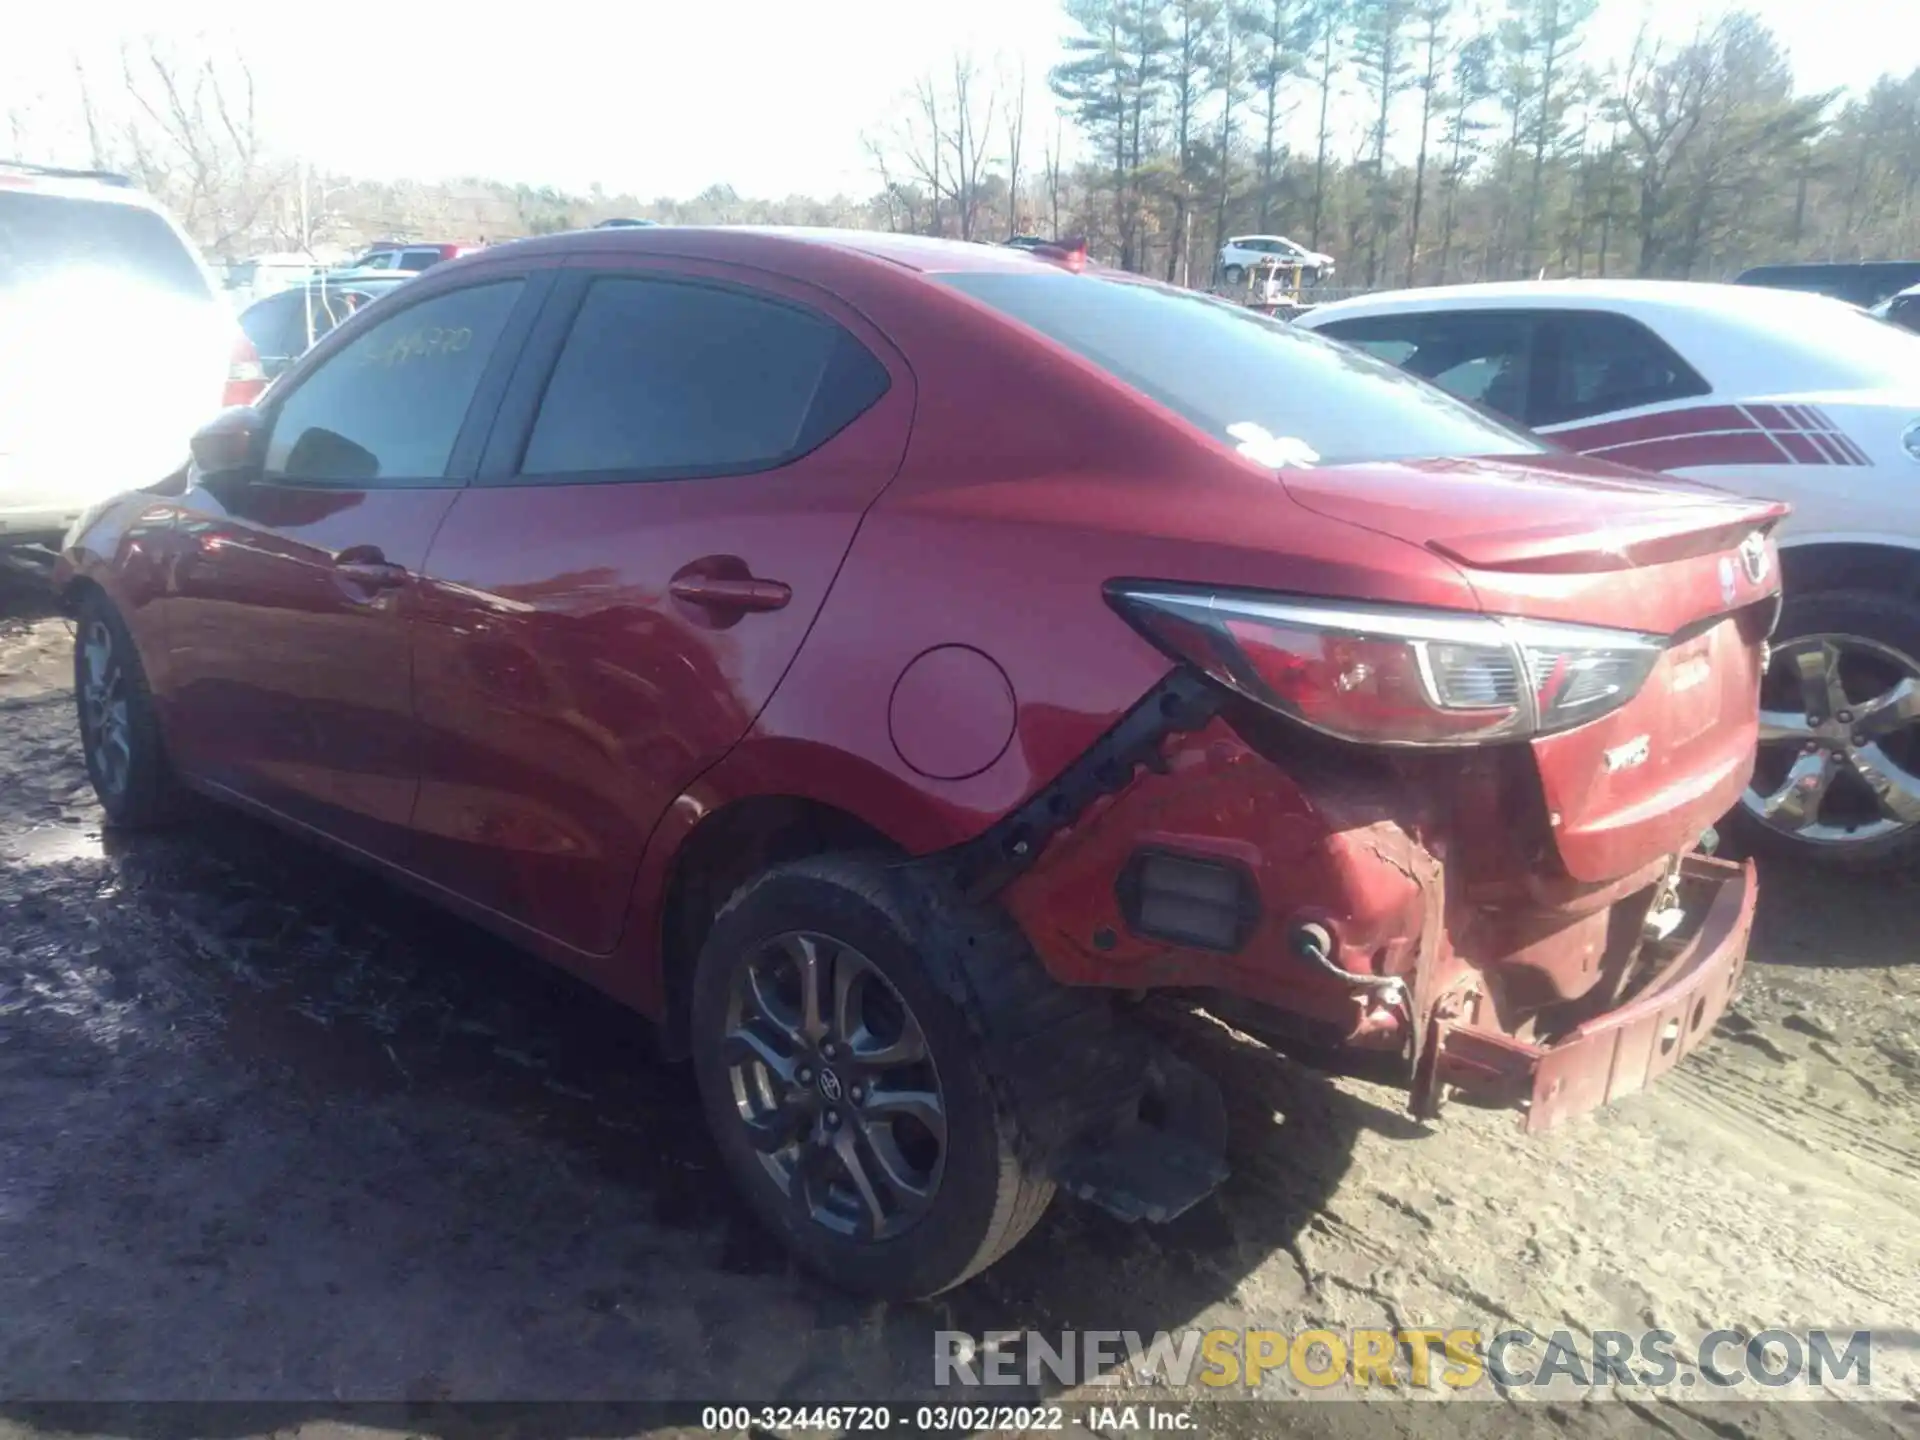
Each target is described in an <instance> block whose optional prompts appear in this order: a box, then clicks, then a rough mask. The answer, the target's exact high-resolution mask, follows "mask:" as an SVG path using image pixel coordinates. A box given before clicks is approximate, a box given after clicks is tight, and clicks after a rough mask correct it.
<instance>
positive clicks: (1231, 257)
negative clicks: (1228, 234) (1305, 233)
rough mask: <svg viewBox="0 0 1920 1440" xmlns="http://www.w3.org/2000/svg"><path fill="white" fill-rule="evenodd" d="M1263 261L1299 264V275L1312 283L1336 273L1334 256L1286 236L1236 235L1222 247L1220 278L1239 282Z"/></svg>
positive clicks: (1235, 283)
mask: <svg viewBox="0 0 1920 1440" xmlns="http://www.w3.org/2000/svg"><path fill="white" fill-rule="evenodd" d="M1263 260H1277V261H1278V262H1280V264H1282V265H1298V266H1299V267H1300V278H1301V279H1302V280H1305V281H1307V282H1309V283H1311V282H1313V281H1317V280H1327V279H1330V278H1331V277H1332V275H1333V257H1332V256H1331V255H1323V254H1322V253H1321V252H1320V251H1318V250H1309V249H1307V247H1306V246H1304V245H1301V244H1299V243H1297V242H1296V241H1293V240H1289V239H1288V238H1287V237H1286V236H1284V235H1236V236H1234V237H1233V238H1231V239H1230V240H1228V241H1227V243H1226V244H1224V245H1222V246H1221V247H1220V258H1219V271H1220V278H1221V279H1222V280H1224V281H1226V283H1227V284H1229V285H1238V284H1240V283H1241V282H1242V281H1243V280H1245V279H1246V278H1247V271H1249V270H1250V269H1252V268H1253V267H1254V266H1255V265H1258V264H1259V263H1260V262H1261V261H1263Z"/></svg>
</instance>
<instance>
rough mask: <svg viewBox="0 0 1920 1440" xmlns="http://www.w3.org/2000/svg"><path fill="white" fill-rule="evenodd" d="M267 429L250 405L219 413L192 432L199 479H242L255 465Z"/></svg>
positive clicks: (257, 412) (259, 415)
mask: <svg viewBox="0 0 1920 1440" xmlns="http://www.w3.org/2000/svg"><path fill="white" fill-rule="evenodd" d="M266 433H267V427H266V422H265V420H264V419H263V418H262V417H261V414H260V412H259V411H258V410H255V409H254V408H253V407H252V406H251V405H236V406H234V407H233V408H232V409H230V410H222V411H221V412H220V413H219V414H218V415H216V416H214V418H213V419H211V420H209V421H208V422H207V423H206V424H205V425H202V426H201V427H200V428H199V429H198V430H196V431H194V434H193V441H192V447H191V448H192V451H193V464H194V468H195V469H196V470H198V471H199V472H200V475H199V478H200V479H201V480H203V481H204V480H214V479H229V480H241V479H245V478H246V477H247V476H248V475H249V474H250V473H251V472H252V470H253V469H254V467H255V466H256V465H257V464H258V463H259V454H260V443H261V441H262V440H263V439H264V438H265V436H266Z"/></svg>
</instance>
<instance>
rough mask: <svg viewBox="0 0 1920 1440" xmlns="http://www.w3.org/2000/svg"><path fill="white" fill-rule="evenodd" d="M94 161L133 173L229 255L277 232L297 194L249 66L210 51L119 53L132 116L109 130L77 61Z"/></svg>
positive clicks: (131, 46)
mask: <svg viewBox="0 0 1920 1440" xmlns="http://www.w3.org/2000/svg"><path fill="white" fill-rule="evenodd" d="M74 71H75V75H76V78H77V79H78V81H79V85H80V100H81V111H82V116H83V119H84V121H85V123H86V127H87V131H88V146H89V149H90V150H91V152H92V155H93V159H94V163H95V164H96V165H100V166H102V167H103V168H105V167H112V168H116V169H126V170H130V171H131V172H132V173H133V174H134V176H135V177H136V178H137V179H138V180H139V181H140V183H141V184H142V185H143V186H144V187H145V188H146V189H148V190H150V191H152V192H153V193H154V194H156V195H158V196H160V197H161V198H162V199H163V200H164V201H165V202H166V203H167V205H168V207H169V208H170V209H171V210H172V211H173V212H174V214H175V215H177V216H178V217H179V218H180V222H181V223H182V224H183V225H184V226H185V227H186V228H187V229H188V231H190V232H191V233H192V234H193V236H194V238H195V239H197V240H198V241H199V242H200V243H201V244H202V245H203V246H204V247H206V248H207V249H208V250H211V251H213V252H215V253H223V254H224V253H231V252H232V251H233V250H234V249H235V248H237V247H241V246H244V245H247V244H251V243H253V242H254V241H255V240H257V239H259V238H261V237H262V236H263V235H264V234H265V233H267V232H269V231H270V230H271V229H272V221H273V218H274V214H275V210H276V208H277V207H279V206H281V205H282V204H283V203H284V202H285V201H286V200H287V198H288V197H289V196H290V195H291V194H292V189H291V187H292V185H293V183H294V179H295V172H294V167H293V166H292V165H291V164H289V163H287V162H285V161H283V160H279V159H276V158H275V157H274V156H272V155H271V154H270V152H269V150H268V148H267V146H266V144H265V143H264V141H263V139H262V135H261V130H260V124H259V118H258V114H257V111H256V107H255V92H254V81H253V71H252V69H251V67H250V66H249V65H248V64H247V61H246V58H245V57H244V56H242V55H238V54H221V53H218V52H215V51H213V50H205V51H203V52H201V53H200V54H198V55H197V56H195V57H194V58H192V59H185V58H182V57H181V56H180V55H179V54H177V53H176V52H175V51H174V49H173V48H172V47H171V46H170V45H169V44H168V43H167V42H166V41H164V40H161V39H159V38H157V37H154V36H147V37H144V38H142V39H139V40H135V41H129V42H127V43H126V44H123V45H122V46H121V49H120V79H121V83H122V86H123V87H124V92H125V97H126V103H127V110H126V112H125V114H124V116H123V117H122V118H121V119H120V121H119V123H118V124H117V125H116V124H110V123H109V122H107V121H106V120H105V119H104V117H103V116H102V114H101V112H100V110H99V109H98V108H97V107H96V105H95V102H94V96H93V91H92V86H91V84H90V82H89V78H88V76H87V74H86V71H85V69H84V67H83V66H81V65H80V63H79V61H78V60H76V61H75V62H74Z"/></svg>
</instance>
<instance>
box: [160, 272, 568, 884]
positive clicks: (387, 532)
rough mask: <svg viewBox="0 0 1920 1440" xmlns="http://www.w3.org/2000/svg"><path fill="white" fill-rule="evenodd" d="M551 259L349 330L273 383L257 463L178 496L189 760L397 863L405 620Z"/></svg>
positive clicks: (177, 729)
mask: <svg viewBox="0 0 1920 1440" xmlns="http://www.w3.org/2000/svg"><path fill="white" fill-rule="evenodd" d="M548 273H549V274H550V273H551V272H548ZM546 278H547V276H545V275H542V274H539V273H538V272H536V273H535V274H533V275H531V276H529V275H514V274H501V273H499V272H492V273H490V274H487V275H485V276H472V277H470V283H466V284H463V285H460V286H457V287H455V288H452V289H439V290H437V291H422V292H421V293H420V295H419V297H418V299H417V300H413V301H412V303H407V304H402V305H396V307H395V308H394V309H393V310H392V311H391V312H389V313H388V314H387V315H386V317H385V319H384V320H383V321H381V322H378V323H375V324H372V325H370V326H368V327H366V328H364V329H361V330H360V331H359V332H358V333H357V334H354V335H352V336H351V337H346V336H343V337H342V341H343V342H344V343H342V344H340V345H339V346H337V347H336V348H332V349H330V350H328V351H326V352H323V353H321V354H320V355H318V356H316V358H315V362H314V363H313V364H311V365H309V366H307V367H304V368H301V369H299V370H296V371H295V372H293V373H292V374H291V375H290V376H289V377H288V380H289V384H288V388H287V389H286V390H284V391H282V390H280V389H279V388H278V387H276V389H275V391H274V392H273V393H272V395H271V398H270V400H269V401H268V406H267V423H268V436H267V444H266V450H265V456H264V460H263V463H262V465H261V467H260V470H259V472H258V474H257V475H256V476H254V477H252V478H251V479H246V480H244V482H243V483H236V482H234V481H232V480H229V479H226V478H218V479H216V480H215V481H214V482H213V483H212V484H207V483H202V482H199V481H196V483H195V484H194V485H193V486H192V487H191V488H190V489H189V490H188V491H187V493H186V495H185V496H184V497H183V498H182V499H181V500H180V502H179V509H180V514H179V520H178V523H177V524H176V525H175V527H174V529H173V532H172V534H171V535H170V537H169V542H168V543H169V544H170V545H171V546H172V547H173V558H172V566H171V569H172V584H171V585H170V586H169V589H168V594H167V597H166V599H165V601H164V602H163V603H164V607H165V614H166V621H167V631H168V639H169V646H170V656H169V661H170V663H169V665H168V667H167V668H168V677H169V683H168V688H167V694H166V696H165V703H166V705H167V708H168V711H169V720H170V723H169V726H168V734H169V736H170V737H171V743H172V744H173V745H174V746H175V747H176V751H177V754H178V758H179V760H180V762H181V763H182V764H183V765H184V766H185V767H186V768H188V769H189V770H191V771H193V772H194V773H196V774H199V775H202V776H204V777H206V778H208V779H210V780H213V781H215V782H216V783H218V784H221V785H223V786H225V787H227V788H228V789H230V790H233V791H235V792H237V793H239V794H241V795H244V796H247V797H249V798H251V799H253V800H255V801H256V802H258V803H260V804H262V805H266V806H268V807H270V808H272V809H274V810H276V811H278V812H280V813H282V814H285V815H288V816H291V817H292V818H294V819H297V820H300V821H301V822H303V823H306V824H309V825H312V826H315V827H316V828H318V829H321V830H323V831H325V832H327V833H329V834H331V835H334V836H336V837H337V838H339V839H342V840H345V841H347V842H348V843H350V844H352V845H355V846H357V847H359V848H361V849H363V850H366V851H368V852H369V853H372V854H375V855H379V856H381V857H382V858H384V859H388V860H391V861H393V862H395V863H401V864H404V863H405V860H406V855H405V850H406V844H405V842H406V838H407V836H408V834H409V833H410V832H409V831H408V829H407V826H408V822H409V820H410V818H411V815H412V811H413V800H414V791H415V788H416V786H417V782H418V773H419V767H418V761H417V757H416V754H415V743H414V742H415V739H416V732H415V728H414V721H413V700H412V676H411V665H412V661H411V655H410V652H409V646H408V642H407V632H406V620H407V616H408V614H409V613H410V611H411V610H412V608H413V605H414V599H415V590H416V584H417V577H418V574H419V570H420V566H421V563H422V561H423V560H424V559H425V558H426V553H427V546H428V543H429V542H430V541H431V540H432V538H433V534H434V531H435V530H436V529H437V528H438V526H439V525H440V523H441V521H442V520H443V519H444V518H445V516H446V513H447V510H448V508H449V507H450V506H451V505H452V504H453V499H454V496H455V495H456V494H458V493H459V490H460V487H461V486H462V485H463V484H464V483H465V481H466V479H467V477H468V476H469V475H470V474H471V473H472V471H473V469H474V467H475V464H476V461H477V459H478V455H479V451H480V446H481V442H482V441H483V439H484V436H485V432H486V426H487V424H488V423H489V422H490V421H491V417H492V411H493V408H494V407H495V405H497V403H498V399H499V396H500V393H501V392H502V391H503V390H504V388H505V384H506V379H507V374H508V372H509V370H510V362H511V358H512V355H513V351H514V346H515V344H516V343H517V337H518V336H519V335H523V334H524V333H525V330H526V328H527V327H528V326H530V324H531V322H532V316H533V313H534V311H535V310H536V309H537V295H536V294H535V293H534V292H535V291H536V290H537V289H538V286H539V284H540V282H541V281H542V280H544V279H546ZM411 298H412V297H409V299H411Z"/></svg>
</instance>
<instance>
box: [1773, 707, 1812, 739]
mask: <svg viewBox="0 0 1920 1440" xmlns="http://www.w3.org/2000/svg"><path fill="white" fill-rule="evenodd" d="M1812 734H1813V731H1812V730H1811V729H1810V728H1809V727H1808V725H1807V717H1806V716H1805V715H1802V714H1800V713H1799V712H1798V711H1794V710H1762V711H1761V712H1760V743H1761V744H1762V745H1765V744H1767V743H1769V742H1770V741H1775V740H1791V741H1793V742H1794V743H1795V744H1799V743H1801V742H1803V741H1805V740H1806V739H1807V737H1808V736H1810V735H1812Z"/></svg>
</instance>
